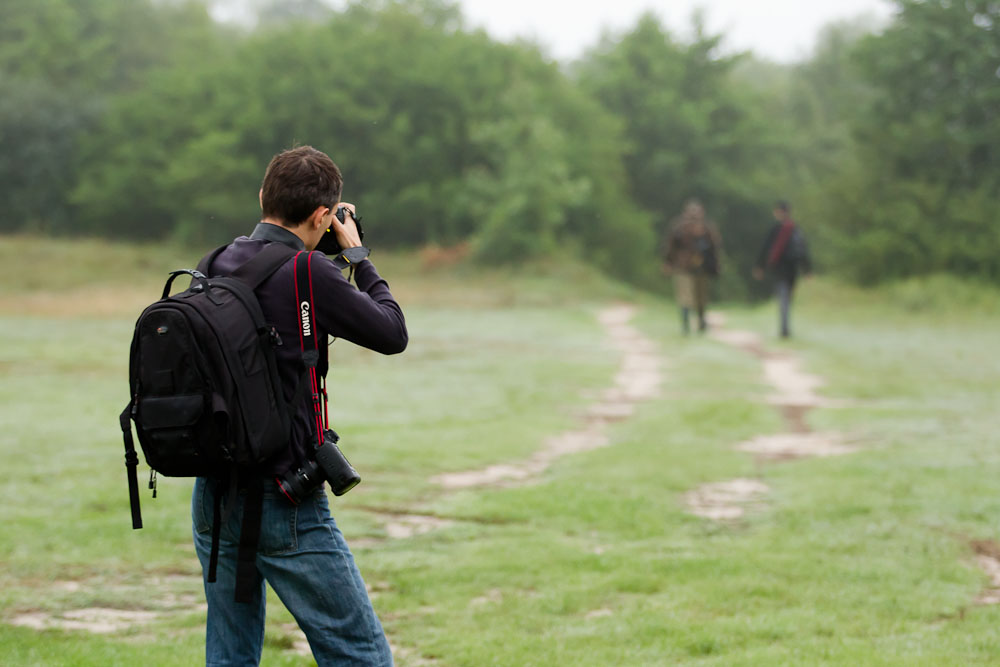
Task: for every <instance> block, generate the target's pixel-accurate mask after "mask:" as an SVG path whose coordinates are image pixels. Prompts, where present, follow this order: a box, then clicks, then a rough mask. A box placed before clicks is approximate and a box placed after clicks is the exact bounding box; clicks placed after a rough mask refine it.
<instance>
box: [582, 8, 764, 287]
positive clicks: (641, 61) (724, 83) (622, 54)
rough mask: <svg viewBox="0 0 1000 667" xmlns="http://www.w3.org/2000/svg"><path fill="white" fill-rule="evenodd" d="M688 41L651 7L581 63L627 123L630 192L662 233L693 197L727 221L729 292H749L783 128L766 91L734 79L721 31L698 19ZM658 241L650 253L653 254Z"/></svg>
mask: <svg viewBox="0 0 1000 667" xmlns="http://www.w3.org/2000/svg"><path fill="white" fill-rule="evenodd" d="M695 32H696V36H695V39H694V41H692V42H691V43H690V44H681V43H678V42H677V41H675V40H674V39H673V38H672V37H671V36H670V35H669V33H667V32H666V31H665V30H664V29H663V28H662V26H661V25H660V24H659V22H658V20H657V19H656V18H655V17H654V16H653V15H651V14H647V15H645V16H643V17H642V18H641V19H640V20H639V22H638V24H637V25H636V27H635V28H634V29H633V30H632V31H631V32H629V33H627V34H625V35H624V36H623V37H622V38H621V39H620V40H619V41H606V42H605V43H604V44H603V45H602V46H601V47H600V48H598V49H597V50H595V51H593V52H591V53H590V54H588V56H587V58H585V60H584V62H583V63H582V64H581V65H580V67H579V70H578V76H579V79H580V82H581V85H582V86H583V87H584V88H585V89H586V90H588V91H590V92H591V93H592V94H593V95H594V96H595V97H596V98H597V99H599V100H600V101H601V102H602V104H603V105H604V106H605V107H606V108H607V109H609V110H610V111H612V112H613V113H614V114H615V115H616V116H618V117H619V118H620V119H621V120H622V122H623V124H624V126H625V136H626V147H625V165H626V171H627V175H628V193H629V195H630V196H631V197H632V198H633V199H634V200H635V201H636V202H637V203H638V204H639V205H640V206H642V207H643V208H645V209H646V210H648V211H649V212H650V213H652V215H653V216H654V219H655V221H656V230H655V231H656V233H657V234H659V235H661V236H662V235H663V234H664V233H665V232H666V229H667V227H668V225H669V223H670V221H671V219H673V218H674V216H676V215H677V214H678V213H679V211H680V210H681V208H682V206H683V204H684V202H685V201H686V200H688V199H690V198H698V199H700V200H701V201H702V202H703V203H704V204H705V205H706V208H707V209H708V211H709V213H710V215H711V216H713V217H714V218H716V219H717V220H719V221H720V223H721V226H722V231H723V237H724V243H725V245H726V248H727V252H728V255H729V256H730V257H731V258H732V261H731V262H730V263H729V267H728V271H727V272H726V273H727V274H728V280H729V282H728V283H727V290H728V291H729V293H730V294H740V293H742V292H743V291H744V290H745V289H747V284H746V280H745V278H746V277H747V276H749V268H750V264H751V263H752V260H753V254H754V251H755V248H756V244H757V242H758V237H759V236H760V235H761V233H762V231H761V229H760V226H759V224H758V223H757V221H758V220H759V219H761V218H762V216H764V215H765V214H766V212H767V210H768V209H767V205H766V204H765V205H764V206H761V204H760V202H761V200H763V201H765V202H770V201H771V200H773V198H774V196H775V195H774V188H773V185H772V184H771V175H772V173H773V172H772V171H771V170H770V169H769V168H768V167H769V165H770V164H772V163H773V162H778V161H779V157H780V156H779V155H778V152H777V150H776V149H777V148H778V147H779V146H780V139H779V138H778V136H779V132H780V128H778V127H773V126H770V125H769V124H768V122H767V121H766V119H765V118H764V117H763V115H762V114H759V113H755V108H759V106H760V102H761V96H760V94H759V93H757V92H756V91H755V90H754V89H753V88H752V87H751V86H747V85H742V84H741V83H740V82H739V81H737V80H735V79H734V77H733V71H734V67H735V66H736V65H737V63H738V62H739V61H740V59H741V58H740V57H738V56H731V57H720V56H718V55H717V54H716V51H717V49H718V46H719V42H720V39H721V38H720V37H719V36H708V35H706V34H705V33H704V31H703V30H702V29H701V27H700V26H699V25H698V24H697V22H696V31H695ZM652 250H653V248H652V247H651V248H650V249H649V252H648V256H649V260H648V261H650V262H653V261H655V260H654V259H653V258H652V256H651V255H652Z"/></svg>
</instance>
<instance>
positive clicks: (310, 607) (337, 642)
mask: <svg viewBox="0 0 1000 667" xmlns="http://www.w3.org/2000/svg"><path fill="white" fill-rule="evenodd" d="M215 486H216V485H215V484H213V483H211V482H209V481H207V480H205V479H202V478H199V479H198V480H197V481H196V482H195V485H194V492H193V493H192V498H191V517H192V520H193V522H194V544H195V549H196V551H197V552H198V559H199V560H200V561H201V567H202V572H203V573H205V576H206V577H207V573H208V560H209V555H210V553H211V548H212V518H213V500H214V494H215V492H216V489H215ZM226 492H227V489H226V488H224V487H223V488H220V489H219V493H222V494H223V497H222V504H223V509H222V512H223V514H222V516H223V517H224V519H225V523H223V525H222V527H221V538H220V544H219V564H218V572H217V581H215V582H214V583H211V584H210V583H208V582H205V597H206V598H207V600H208V623H207V627H206V641H205V661H206V664H207V665H209V666H213V665H257V664H259V663H260V657H261V650H262V648H263V645H264V604H265V583H264V582H265V581H266V582H267V583H268V584H270V585H271V587H272V588H273V589H274V591H275V593H277V594H278V597H279V598H280V599H281V601H282V602H283V603H284V605H285V606H286V607H287V608H288V610H289V611H290V612H291V613H292V615H293V616H294V617H295V620H296V621H297V622H298V624H299V627H300V628H302V631H303V632H304V633H305V635H306V639H308V640H309V646H310V648H311V649H312V652H313V657H314V658H315V659H316V662H317V664H318V665H321V666H322V665H338V666H340V665H366V666H367V665H392V653H391V652H390V650H389V643H388V642H387V641H386V638H385V633H384V632H383V631H382V625H381V624H380V623H379V620H378V617H377V616H376V615H375V610H374V609H372V604H371V600H369V599H368V592H367V590H366V589H365V583H364V581H363V580H362V579H361V573H360V572H359V571H358V568H357V566H356V565H355V563H354V557H353V556H352V555H351V551H350V549H349V548H348V547H347V543H346V542H345V541H344V536H343V535H342V534H341V532H340V530H339V529H338V528H337V524H336V523H335V522H334V520H333V517H332V516H330V506H329V504H328V501H327V496H326V491H325V489H324V488H322V487H321V488H320V489H319V490H318V491H317V492H316V493H315V495H314V496H313V497H311V498H309V499H307V500H305V501H303V502H302V504H301V505H298V506H297V507H296V506H294V505H292V504H291V503H290V502H289V501H288V500H287V499H285V498H284V496H282V495H281V494H280V492H278V490H277V487H274V488H273V489H272V488H267V487H265V492H264V507H263V516H262V519H261V530H260V544H259V545H258V547H257V580H258V583H257V585H256V586H255V591H254V595H253V601H252V602H251V603H249V604H246V603H239V602H236V601H234V599H233V595H234V592H235V582H236V562H237V560H236V553H237V550H238V548H239V537H240V525H241V521H242V516H243V503H244V501H245V499H246V495H245V494H244V493H241V494H239V496H238V497H237V501H236V507H234V508H233V510H232V511H231V512H230V513H229V516H228V517H226V507H225V503H226V500H227V497H226Z"/></svg>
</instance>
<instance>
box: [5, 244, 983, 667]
mask: <svg viewBox="0 0 1000 667" xmlns="http://www.w3.org/2000/svg"><path fill="white" fill-rule="evenodd" d="M43 256H44V257H50V258H53V257H54V258H57V259H58V260H59V261H58V264H59V270H58V272H57V273H52V274H44V275H36V274H35V273H34V272H33V271H34V267H36V266H38V264H39V262H40V261H41V259H42V258H43ZM197 258H198V257H197V254H196V253H195V254H189V253H188V252H187V251H185V250H184V249H182V248H158V247H152V246H146V247H139V246H128V245H114V244H105V243H94V242H87V243H82V244H68V243H51V242H45V243H42V242H41V241H39V240H38V239H31V238H24V237H17V238H0V266H2V267H3V269H2V271H3V272H4V276H5V279H4V280H3V281H0V284H2V285H3V287H2V288H0V336H2V339H3V341H4V343H3V346H2V347H0V369H2V370H3V373H2V374H0V401H2V405H3V406H4V407H3V410H2V412H0V454H2V456H3V459H4V461H5V475H4V476H3V478H2V480H0V498H2V500H3V503H2V504H0V522H2V525H3V527H4V528H3V531H2V532H0V664H3V665H61V664H65V665H118V664H121V665H128V664H139V663H149V664H157V665H190V664H196V663H197V662H199V661H200V660H201V659H202V651H203V646H202V642H203V635H202V632H203V631H202V627H203V623H204V612H203V611H201V608H200V607H198V602H199V600H200V595H201V592H200V579H199V571H198V567H197V561H196V558H195V556H194V552H193V547H192V546H191V541H190V520H189V514H188V502H189V490H190V482H189V481H188V480H178V479H167V480H163V479H161V482H160V493H159V497H158V498H157V499H156V500H151V499H150V498H149V496H148V494H145V493H144V494H143V513H144V519H145V523H146V528H144V529H143V530H142V531H132V530H131V529H130V526H129V515H128V499H127V491H126V485H125V475H124V466H123V450H122V445H121V435H120V430H119V428H118V425H117V421H118V420H117V416H118V413H119V412H120V410H121V408H122V406H123V405H124V403H125V401H126V399H127V396H126V394H127V389H126V382H127V349H128V341H129V339H130V337H131V332H132V326H133V323H134V319H135V317H136V315H137V314H138V309H139V308H141V306H142V305H144V303H143V302H144V301H149V300H151V299H153V298H154V297H155V296H156V294H157V293H158V289H159V287H160V284H161V283H162V278H163V276H164V275H165V273H166V271H167V270H169V269H171V268H176V267H179V266H185V265H193V264H194V263H195V262H196V261H197ZM375 259H376V262H377V263H378V265H379V267H380V270H381V271H382V273H383V274H384V275H385V276H386V277H388V279H389V280H390V283H391V284H392V286H393V289H394V291H395V292H396V293H397V294H398V296H399V298H400V300H401V301H402V304H403V306H404V310H405V311H406V313H407V317H408V323H409V326H410V333H411V346H410V349H409V350H408V351H407V352H406V353H405V354H404V355H402V356H400V357H391V358H385V357H380V356H378V355H375V354H371V353H368V352H365V351H362V350H359V349H357V348H355V347H352V346H350V345H349V344H346V343H336V344H335V345H334V347H333V349H332V361H333V364H334V368H335V369H336V371H337V372H336V373H335V374H334V375H333V376H331V383H330V389H331V396H332V400H333V403H332V405H331V415H332V419H333V420H334V422H335V424H336V427H337V428H338V430H339V431H340V432H341V434H342V436H343V438H344V443H343V444H344V448H345V450H346V451H347V453H348V455H349V456H350V457H351V460H352V462H354V463H355V465H356V466H357V467H358V468H359V470H360V471H361V473H362V477H363V478H364V481H363V483H362V484H361V485H360V486H359V487H358V488H357V489H355V490H353V491H352V492H351V493H350V494H348V495H347V496H345V497H343V498H339V499H335V500H334V501H333V508H334V513H335V515H336V516H337V520H338V523H339V524H340V526H341V528H342V529H343V531H344V533H345V535H346V536H347V538H348V541H352V540H355V541H356V543H357V545H358V546H356V547H355V555H356V557H357V560H358V562H359V564H360V567H361V569H362V572H363V574H364V576H365V578H366V580H367V581H368V583H369V585H370V586H372V588H373V589H374V591H375V594H374V602H375V606H376V609H377V611H378V612H379V614H380V616H381V618H382V620H383V624H384V625H385V628H386V630H387V632H388V634H389V636H390V638H391V640H392V642H393V644H394V645H395V646H396V647H397V648H398V649H399V650H398V651H397V653H398V662H399V664H401V665H406V664H410V663H411V662H417V660H418V658H421V657H423V658H427V659H434V660H435V661H436V662H435V664H439V665H445V666H479V665H517V666H521V665H595V666H596V665H602V666H603V665H668V664H678V663H680V664H685V663H690V664H699V665H701V664H706V665H715V664H718V665H761V664H768V665H770V664H795V665H802V664H806V665H808V664H828V663H832V664H850V665H854V664H864V665H940V664H990V663H992V662H994V661H995V656H996V655H997V654H998V652H1000V633H998V631H997V630H996V628H997V627H998V621H1000V609H998V608H996V607H989V606H976V605H974V604H973V600H974V599H975V598H976V596H977V594H978V593H979V591H980V590H982V588H983V587H984V586H985V585H986V584H987V580H986V577H985V575H984V574H983V573H982V572H981V571H980V570H978V569H977V567H976V566H975V563H974V560H973V554H972V550H971V548H970V546H969V542H970V541H971V540H972V539H994V538H997V537H998V536H997V528H996V526H997V521H996V518H997V517H998V516H1000V494H998V493H997V492H996V487H997V483H996V480H997V479H998V478H1000V447H998V445H1000V442H998V438H997V436H996V432H997V418H996V415H997V408H998V407H1000V405H998V403H997V398H996V397H997V395H998V393H997V391H996V387H997V384H998V382H997V381H998V379H1000V361H998V360H997V358H996V355H994V354H993V353H992V348H993V347H995V343H994V341H995V332H996V331H997V328H998V325H1000V316H998V315H997V312H998V310H997V308H996V306H997V305H998V304H1000V296H998V294H997V293H996V292H995V291H990V290H988V289H973V288H972V287H970V286H968V285H963V284H959V283H954V282H952V281H948V280H945V279H934V280H930V281H917V282H911V283H907V284H901V285H896V286H892V287H889V288H886V289H884V290H882V291H880V292H869V291H860V290H855V289H850V288H846V287H843V286H838V285H835V284H833V283H828V282H824V281H822V280H817V281H812V282H809V283H805V284H803V286H802V288H801V289H800V293H799V294H797V303H796V310H795V313H794V317H795V321H794V324H795V331H796V334H797V337H796V338H795V339H793V340H792V341H791V342H780V341H778V340H776V339H774V338H773V329H774V324H775V323H774V319H775V314H774V312H773V305H772V304H767V305H764V306H761V307H759V308H754V309H744V308H738V307H732V308H727V309H726V310H727V312H728V314H729V319H730V326H732V327H740V328H747V329H752V330H754V331H757V332H759V333H760V334H761V335H762V336H763V337H764V340H765V341H766V344H767V345H768V346H769V347H772V348H774V349H788V350H790V351H792V352H794V353H796V354H799V355H801V357H802V358H803V360H804V361H805V363H806V366H807V367H808V369H809V370H810V371H812V372H816V373H819V374H821V375H822V376H824V378H826V380H827V384H826V386H825V387H824V388H823V389H822V392H823V393H824V394H825V395H828V396H831V397H836V398H844V399H855V400H854V401H853V402H851V403H850V404H849V405H847V406H846V407H840V408H828V409H821V410H816V411H813V412H812V413H810V414H809V416H808V420H809V422H810V424H811V425H812V426H813V427H814V428H816V429H822V430H827V429H829V430H839V431H842V432H845V433H848V434H850V435H851V436H852V437H853V438H855V439H856V440H857V441H858V442H859V443H861V445H862V449H861V451H859V452H857V453H855V454H851V455H847V456H842V457H836V458H827V459H812V460H800V461H795V462H786V463H780V464H761V463H760V462H757V461H755V460H754V458H753V457H752V456H751V455H749V454H745V453H741V452H738V451H735V450H734V449H733V445H734V444H735V443H737V442H740V441H741V440H745V439H747V438H750V437H752V436H754V435H757V434H762V433H774V432H778V431H780V430H781V429H782V422H781V419H780V416H779V415H778V413H777V412H776V411H775V410H774V409H773V408H772V407H770V406H768V405H766V404H764V403H763V402H761V401H759V400H756V399H755V397H760V396H762V395H764V394H766V393H767V391H766V389H765V388H764V387H762V386H761V384H760V383H761V377H760V367H759V363H758V362H757V361H756V360H754V359H753V358H752V357H751V356H750V355H748V354H746V353H744V352H741V351H740V350H737V349H734V348H730V347H727V346H724V345H721V344H719V343H716V342H714V341H711V340H707V339H701V338H697V337H694V338H690V339H684V338H682V337H680V336H679V335H677V333H676V329H677V322H676V316H675V313H674V309H673V307H672V306H671V305H670V304H669V303H665V302H662V301H660V300H658V299H657V298H654V297H652V296H649V295H644V294H640V293H634V292H632V291H630V290H629V289H628V288H626V287H624V286H622V285H620V284H616V283H614V282H612V281H610V280H608V279H607V278H606V277H604V276H601V275H598V274H596V273H594V272H592V271H590V270H589V269H588V268H587V267H582V266H579V265H576V264H573V263H571V262H567V261H560V262H556V263H555V264H553V265H551V266H544V265H533V266H528V267H523V268H522V269H520V270H517V271H514V270H504V269H490V270H482V269H476V268H474V267H470V266H466V265H458V266H451V267H437V268H427V267H424V266H422V265H421V262H420V260H419V258H418V257H416V256H412V255H391V254H387V255H385V256H380V255H376V257H375ZM110 267H113V268H110ZM90 293H97V294H98V295H99V297H100V298H99V301H100V304H99V305H100V307H99V308H96V309H94V310H96V312H94V310H91V309H89V308H88V304H87V302H86V300H85V299H86V297H87V295H88V294H90ZM620 300H628V301H632V302H634V303H637V304H639V305H640V306H641V308H642V310H641V311H640V312H639V314H638V316H637V317H636V319H635V321H634V324H635V325H636V326H638V327H639V328H640V329H641V330H642V331H643V332H644V333H645V334H646V335H647V336H649V337H651V338H653V339H655V340H656V341H658V342H659V344H660V350H661V353H662V355H663V357H664V358H665V360H666V364H665V367H664V376H665V380H664V384H663V392H662V396H661V397H660V398H658V399H655V400H652V401H649V402H647V403H644V404H642V405H641V406H640V407H639V410H638V412H637V414H636V415H635V417H634V418H632V419H630V420H628V421H626V422H622V423H619V424H617V425H615V426H614V427H612V428H611V430H610V434H611V437H612V441H613V446H611V447H609V448H606V449H600V450H595V451H592V452H588V453H583V454H577V455H574V456H569V457H565V458H563V459H560V460H558V461H557V462H556V463H555V464H554V465H553V466H552V467H551V468H550V469H549V470H548V471H547V472H546V473H545V474H544V475H543V476H542V478H541V479H539V480H538V481H536V482H535V483H532V484H529V485H525V486H521V487H517V488H510V489H471V490H464V491H460V492H445V491H443V490H442V489H441V488H440V487H438V486H437V485H436V484H434V483H432V482H431V478H432V477H433V476H434V475H436V474H438V473H442V472H449V471H456V470H465V469H470V468H479V467H483V466H486V465H490V464H492V463H499V462H506V461H518V460H521V459H524V458H526V457H527V456H529V455H530V454H531V452H533V451H535V450H536V449H538V448H539V447H540V446H541V444H542V442H543V441H544V439H545V438H546V437H547V436H549V435H552V434H555V433H558V432H560V431H563V430H566V429H569V428H573V427H574V426H575V425H576V424H577V418H578V415H579V414H580V411H581V410H582V409H583V408H584V407H585V406H586V405H587V404H588V403H589V402H590V401H591V400H592V397H593V396H594V395H595V394H596V393H597V392H599V391H600V390H602V389H603V388H605V387H607V386H609V385H610V383H611V381H612V377H613V375H614V373H615V372H616V368H617V364H618V356H617V354H618V353H617V352H615V350H614V349H613V348H612V347H611V346H610V345H609V344H608V341H607V340H606V339H605V334H604V332H603V330H602V328H601V327H600V325H599V324H598V323H597V321H596V318H595V315H596V313H597V312H598V310H599V309H600V308H601V307H602V306H604V305H606V304H608V303H612V302H615V301H620ZM335 377H340V378H343V379H342V380H335V379H333V378H335ZM735 477H756V478H759V479H761V480H762V481H764V482H766V483H767V484H768V485H769V486H770V488H771V491H770V493H769V494H768V495H767V497H766V499H765V501H764V503H763V505H762V507H761V508H759V509H757V510H755V511H753V512H751V513H750V514H749V515H748V516H747V517H746V518H745V519H743V520H741V521H738V522H735V523H730V524H716V523H712V522H709V521H706V520H703V519H699V518H697V517H693V516H691V515H689V514H687V513H686V512H685V510H684V506H683V500H682V498H683V494H684V493H685V492H686V491H689V490H691V489H692V488H694V487H696V486H697V485H699V484H701V483H704V482H711V481H721V480H726V479H731V478H735ZM378 508H384V509H386V510H396V509H409V510H413V511H417V512H430V513H435V514H438V515H441V516H447V517H450V518H453V519H454V520H455V521H454V523H452V524H451V525H450V526H449V527H447V528H444V529H441V530H438V531H435V532H432V533H429V534H426V535H421V536H417V537H413V538H410V539H405V540H385V539H382V538H384V524H383V518H384V517H383V515H381V514H379V513H378V512H376V511H374V510H377V509H378ZM88 607H107V608H113V609H125V610H129V609H133V610H147V611H154V612H157V613H158V614H159V617H158V620H157V621H156V622H155V623H151V624H146V625H141V626H137V627H136V628H133V629H131V630H126V631H121V632H113V633H110V634H107V635H94V634H90V633H85V632H73V631H62V630H45V631H35V630H31V629H28V628H23V627H14V626H12V625H9V624H8V623H5V622H4V621H6V622H9V621H11V620H13V619H15V618H17V617H19V616H21V615H23V614H26V613H31V612H45V613H56V614H58V613H62V612H66V611H68V610H73V609H83V608H88ZM268 617H269V625H268V637H267V642H266V646H265V658H264V664H268V665H272V664H289V665H294V664H310V662H311V661H310V660H309V659H308V658H303V657H300V656H297V655H295V654H294V653H293V652H291V651H290V650H288V649H289V647H290V645H291V634H290V632H289V631H288V630H286V629H285V627H284V626H286V625H287V624H290V623H292V621H291V617H290V615H289V614H288V613H287V611H285V610H284V609H283V608H282V607H281V605H280V603H278V602H277V600H276V599H274V598H272V599H271V600H270V604H269V608H268Z"/></svg>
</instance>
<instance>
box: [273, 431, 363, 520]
mask: <svg viewBox="0 0 1000 667" xmlns="http://www.w3.org/2000/svg"><path fill="white" fill-rule="evenodd" d="M323 435H324V438H323V444H322V445H321V446H320V447H317V448H315V449H314V450H313V451H312V454H313V456H314V457H315V458H313V459H310V460H307V461H306V462H305V463H304V464H303V465H302V467H301V468H297V469H295V470H289V471H288V472H286V473H285V474H284V475H283V476H282V477H276V478H275V480H274V481H275V482H277V484H278V488H279V489H280V490H281V492H282V493H283V494H285V497H286V498H288V499H289V500H290V501H291V502H292V503H293V504H295V505H298V504H300V503H301V502H302V501H303V500H305V499H307V498H308V497H309V496H311V495H312V494H313V493H314V492H315V491H316V489H318V488H319V487H320V485H321V484H323V482H324V481H326V482H329V483H330V489H331V490H332V491H333V495H335V496H342V495H344V494H345V493H347V492H348V491H350V490H351V489H353V488H354V487H355V486H357V485H358V482H360V481H361V475H359V474H358V471H357V470H355V469H354V466H352V465H351V463H350V461H348V460H347V457H346V456H344V453H343V452H341V451H340V447H338V446H337V442H339V441H340V437H339V436H338V435H337V433H336V432H335V431H332V430H330V429H327V430H326V431H325V432H324V434H323Z"/></svg>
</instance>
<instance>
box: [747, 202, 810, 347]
mask: <svg viewBox="0 0 1000 667" xmlns="http://www.w3.org/2000/svg"><path fill="white" fill-rule="evenodd" d="M774 219H775V220H777V222H776V223H775V224H774V226H773V227H771V230H770V231H769V232H768V234H767V238H766V239H764V245H763V246H761V249H760V253H759V254H758V255H757V262H756V264H755V265H754V269H753V277H754V278H756V279H757V280H763V278H764V273H765V271H767V272H769V273H771V274H772V275H773V276H774V279H775V290H776V292H777V295H778V310H779V313H780V318H781V319H780V327H781V328H780V333H781V337H782V338H788V337H789V336H790V335H791V333H792V332H791V328H790V325H789V311H790V310H791V306H792V291H793V290H794V289H795V280H796V279H797V278H798V275H799V270H800V269H801V270H803V271H805V273H806V274H807V275H808V274H809V273H810V272H811V271H812V262H811V260H810V258H809V246H808V245H807V244H806V238H805V235H804V234H803V233H802V229H801V228H800V227H799V226H798V225H797V224H796V223H795V221H794V220H792V215H791V211H790V208H789V206H788V202H786V201H779V202H777V203H776V204H775V205H774Z"/></svg>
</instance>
